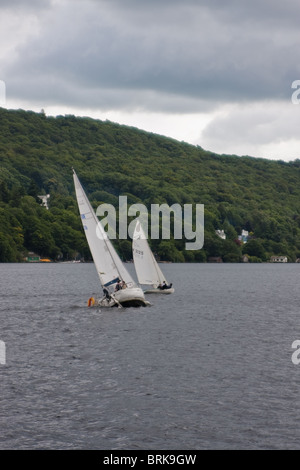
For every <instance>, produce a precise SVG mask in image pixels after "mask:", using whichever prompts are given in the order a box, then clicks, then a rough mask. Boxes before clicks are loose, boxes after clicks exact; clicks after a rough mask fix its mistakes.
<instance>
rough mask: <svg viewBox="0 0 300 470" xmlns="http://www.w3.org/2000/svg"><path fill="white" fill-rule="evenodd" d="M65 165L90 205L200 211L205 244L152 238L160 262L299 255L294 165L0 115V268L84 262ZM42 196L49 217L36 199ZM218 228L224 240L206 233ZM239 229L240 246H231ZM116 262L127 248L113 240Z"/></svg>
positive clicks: (32, 116)
mask: <svg viewBox="0 0 300 470" xmlns="http://www.w3.org/2000/svg"><path fill="white" fill-rule="evenodd" d="M72 167H74V168H75V169H76V172H77V174H78V176H79V178H80V180H81V182H82V183H83V185H84V187H85V189H86V191H87V193H88V195H89V198H90V200H91V201H92V204H93V205H94V207H97V205H98V204H100V203H103V202H107V203H111V204H113V205H115V206H116V207H117V206H118V196H119V195H127V197H128V204H133V203H135V202H140V203H143V204H145V205H146V206H147V207H148V208H150V205H151V204H152V203H158V204H162V203H167V204H169V205H172V204H174V203H179V204H181V205H183V204H199V203H201V204H204V205H205V243H204V247H203V249H201V250H198V251H186V250H185V240H184V239H183V240H173V239H172V240H153V241H152V242H151V244H152V248H153V251H155V253H156V254H157V256H158V257H160V259H162V260H169V261H174V262H183V261H188V262H194V261H195V262H205V261H208V260H210V259H212V258H214V259H216V258H218V259H222V260H223V261H225V262H239V261H241V259H242V256H243V255H247V258H248V259H249V260H250V261H267V260H269V259H270V257H271V256H272V255H282V256H287V257H288V260H289V261H296V259H297V258H300V204H299V203H300V161H299V160H296V161H295V162H290V163H285V162H283V161H270V160H265V159H259V158H251V157H237V156H234V155H217V154H214V153H212V152H209V151H205V150H203V149H202V148H201V147H198V146H193V145H189V144H187V143H184V142H178V141H176V140H174V139H170V138H166V137H164V136H160V135H157V134H152V133H149V132H145V131H141V130H139V129H136V128H132V127H128V126H123V125H118V124H115V123H112V122H110V121H104V122H103V121H99V120H95V119H90V118H80V117H75V116H57V117H47V116H46V115H45V114H44V113H43V112H41V113H34V112H28V111H23V110H18V111H15V110H6V109H2V108H0V261H2V262H9V261H22V260H23V259H24V257H25V256H26V254H27V253H28V251H32V252H35V253H37V254H39V255H40V256H44V257H48V258H51V259H52V260H68V259H74V258H76V257H77V258H84V259H85V260H88V259H90V254H89V249H88V247H87V245H86V241H85V237H84V234H83V231H82V227H81V221H80V219H79V216H78V210H77V205H76V201H75V194H74V188H73V180H72V171H71V168H72ZM43 194H44V195H45V194H50V199H49V210H47V209H46V208H45V207H42V206H41V205H40V203H41V200H40V199H39V198H38V196H39V195H43ZM216 230H224V233H225V234H226V240H223V239H221V238H220V237H219V236H217V235H216V233H215V231H216ZM242 230H245V231H247V232H248V234H249V238H248V241H247V243H242V242H241V241H240V240H239V235H241V233H242ZM116 248H117V249H118V251H119V253H120V255H121V256H122V258H123V259H124V260H127V259H130V258H131V243H130V239H128V240H119V241H118V242H117V243H116Z"/></svg>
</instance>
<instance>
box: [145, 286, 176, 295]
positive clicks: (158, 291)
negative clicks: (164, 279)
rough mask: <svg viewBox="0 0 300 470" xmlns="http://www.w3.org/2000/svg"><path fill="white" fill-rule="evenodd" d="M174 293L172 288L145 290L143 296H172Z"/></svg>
mask: <svg viewBox="0 0 300 470" xmlns="http://www.w3.org/2000/svg"><path fill="white" fill-rule="evenodd" d="M174 292H175V289H174V287H172V288H171V289H147V290H145V291H144V294H173V293H174Z"/></svg>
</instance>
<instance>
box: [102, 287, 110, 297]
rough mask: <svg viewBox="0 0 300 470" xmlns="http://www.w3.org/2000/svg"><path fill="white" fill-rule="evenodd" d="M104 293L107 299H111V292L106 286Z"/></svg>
mask: <svg viewBox="0 0 300 470" xmlns="http://www.w3.org/2000/svg"><path fill="white" fill-rule="evenodd" d="M103 294H104V296H105V298H106V299H107V300H110V294H109V292H108V290H107V289H106V287H104V289H103Z"/></svg>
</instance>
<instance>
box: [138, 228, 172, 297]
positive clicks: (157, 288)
mask: <svg viewBox="0 0 300 470" xmlns="http://www.w3.org/2000/svg"><path fill="white" fill-rule="evenodd" d="M132 255H133V261H134V267H135V271H136V275H137V278H138V281H139V283H140V284H141V285H148V286H152V288H149V289H147V290H145V294H173V292H174V287H172V284H170V285H168V283H167V280H166V278H165V276H164V275H163V273H162V271H161V269H160V267H159V266H158V264H157V261H156V259H155V258H154V255H153V253H152V251H151V249H150V247H149V244H148V241H147V238H146V235H145V233H144V231H143V229H142V226H141V223H140V222H139V221H137V223H136V226H135V229H134V233H133V239H132Z"/></svg>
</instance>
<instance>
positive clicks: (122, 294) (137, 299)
mask: <svg viewBox="0 0 300 470" xmlns="http://www.w3.org/2000/svg"><path fill="white" fill-rule="evenodd" d="M94 305H95V306H98V307H120V306H121V307H125V308H129V307H148V306H149V305H150V303H149V302H148V301H147V300H146V299H145V296H144V293H143V291H142V289H140V288H139V287H132V288H127V289H121V290H119V291H117V292H114V293H113V294H111V297H110V299H106V298H105V297H104V298H102V299H99V300H98V301H97V302H95V304H94Z"/></svg>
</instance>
